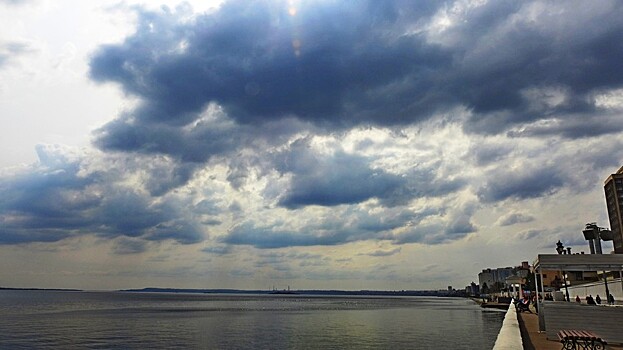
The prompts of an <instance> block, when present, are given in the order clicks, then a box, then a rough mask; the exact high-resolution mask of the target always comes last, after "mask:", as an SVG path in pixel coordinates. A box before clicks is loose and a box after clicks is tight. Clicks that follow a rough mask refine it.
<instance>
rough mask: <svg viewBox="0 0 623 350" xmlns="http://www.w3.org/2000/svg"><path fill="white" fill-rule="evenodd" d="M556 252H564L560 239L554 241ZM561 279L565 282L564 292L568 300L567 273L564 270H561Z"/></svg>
mask: <svg viewBox="0 0 623 350" xmlns="http://www.w3.org/2000/svg"><path fill="white" fill-rule="evenodd" d="M556 252H558V254H564V253H565V247H564V246H563V244H562V242H561V241H560V240H558V242H557V243H556ZM569 254H571V252H569ZM562 280H563V283H564V284H565V294H566V296H567V301H570V299H569V288H567V275H566V274H565V271H562Z"/></svg>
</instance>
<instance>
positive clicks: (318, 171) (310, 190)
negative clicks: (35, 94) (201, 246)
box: [274, 139, 466, 209]
mask: <svg viewBox="0 0 623 350" xmlns="http://www.w3.org/2000/svg"><path fill="white" fill-rule="evenodd" d="M371 161H372V159H368V158H366V157H362V156H358V155H353V154H347V153H344V152H341V151H337V152H335V153H334V154H331V155H321V154H317V153H315V152H313V151H312V150H311V147H310V144H309V140H307V139H299V140H297V141H295V142H293V143H292V144H291V145H290V147H289V149H288V150H287V151H286V152H283V153H281V154H278V155H277V156H276V157H275V161H274V164H275V167H276V169H277V170H278V171H280V172H282V173H290V174H292V175H293V178H292V181H291V183H290V187H289V188H288V189H286V192H285V195H284V196H283V197H282V198H281V199H280V201H279V204H280V205H281V206H284V207H286V208H289V209H295V208H300V207H303V206H308V205H321V206H336V205H341V204H356V203H361V202H364V201H366V200H368V199H371V198H376V199H378V200H379V201H380V202H381V204H382V205H384V206H389V207H391V206H397V205H404V204H406V203H408V202H409V201H410V200H411V199H413V198H419V197H437V196H443V195H446V194H449V193H453V192H456V191H459V190H461V189H462V188H463V187H464V186H465V185H466V181H465V180H463V179H461V178H456V179H448V178H438V177H437V175H436V171H437V169H436V168H435V166H438V165H439V164H435V165H433V166H432V167H428V168H427V167H417V168H414V169H411V170H410V171H409V172H408V173H406V174H404V175H396V174H391V173H388V172H386V171H384V170H383V169H379V168H372V167H371V166H370V163H371Z"/></svg>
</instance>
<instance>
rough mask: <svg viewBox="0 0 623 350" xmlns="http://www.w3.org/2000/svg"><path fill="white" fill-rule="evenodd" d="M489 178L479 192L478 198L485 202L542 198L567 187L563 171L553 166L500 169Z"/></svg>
mask: <svg viewBox="0 0 623 350" xmlns="http://www.w3.org/2000/svg"><path fill="white" fill-rule="evenodd" d="M487 178H488V180H487V182H486V183H485V184H484V185H483V186H482V187H481V188H480V189H478V192H477V194H478V197H479V198H480V199H481V200H483V201H485V202H497V201H502V200H505V199H508V198H512V199H527V198H537V197H542V196H545V195H549V194H553V193H555V192H556V191H558V190H559V189H560V188H561V187H562V186H563V185H565V179H564V177H563V174H561V170H560V169H557V168H554V167H552V166H543V167H541V168H536V169H500V170H498V171H495V172H490V173H489V174H488V175H487Z"/></svg>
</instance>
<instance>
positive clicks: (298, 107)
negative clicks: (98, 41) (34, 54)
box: [91, 1, 623, 159]
mask: <svg viewBox="0 0 623 350" xmlns="http://www.w3.org/2000/svg"><path fill="white" fill-rule="evenodd" d="M375 3H376V2H357V3H335V2H323V3H314V4H313V5H312V4H311V3H309V4H308V3H302V4H301V8H299V9H297V14H296V16H291V15H289V14H288V12H287V11H288V6H287V4H286V3H285V2H281V1H276V2H275V1H230V2H227V3H225V4H223V5H222V6H221V7H220V8H219V9H218V10H216V11H214V12H212V13H208V14H205V15H201V16H197V17H196V18H195V19H193V20H182V19H183V18H184V15H185V13H184V11H183V9H178V10H177V12H175V11H171V10H165V11H163V12H161V13H155V12H148V11H139V12H138V16H139V23H138V26H137V31H136V33H135V34H133V35H132V36H130V37H128V38H127V39H126V40H125V41H124V42H123V43H121V44H115V45H107V46H103V47H101V48H100V49H99V50H98V51H97V52H96V53H95V54H94V56H93V59H92V61H91V76H92V77H93V79H95V80H96V81H100V82H106V81H112V82H116V83H118V84H119V85H120V86H121V87H122V88H123V89H124V90H125V91H126V92H127V93H129V94H131V95H134V96H137V97H139V98H140V99H141V101H142V103H141V105H140V106H139V107H138V108H137V109H135V110H133V111H131V112H129V116H126V117H123V118H122V119H121V120H117V121H114V122H111V123H110V124H108V125H106V126H105V127H104V128H103V129H102V132H101V133H100V134H99V135H98V144H99V145H100V147H102V148H104V149H109V148H110V149H120V150H145V149H147V147H153V148H151V151H154V152H165V153H170V154H175V155H176V156H180V157H182V158H188V159H195V153H196V151H195V150H193V149H192V145H189V146H191V147H190V149H189V150H184V151H183V152H182V153H181V154H180V153H178V152H177V151H178V150H171V149H169V148H168V147H167V145H166V144H163V141H162V139H159V140H160V141H159V142H158V141H157V142H156V143H155V144H154V143H153V142H150V141H149V140H152V141H153V139H151V138H150V137H149V135H150V134H145V135H143V131H142V130H143V129H144V128H145V127H147V131H146V132H148V133H151V131H150V130H153V128H155V126H156V125H160V126H159V127H158V129H157V130H160V129H161V128H165V129H166V128H167V127H178V128H177V129H175V128H174V129H173V130H180V129H179V126H182V125H187V124H189V123H192V122H193V121H195V120H197V118H198V115H199V114H200V112H201V111H202V110H203V109H204V108H205V107H206V106H207V105H208V104H210V103H215V104H217V105H219V106H221V107H222V108H224V111H225V112H226V114H227V115H228V117H230V118H232V119H233V120H235V121H236V123H238V124H242V125H246V124H253V125H262V124H263V123H266V122H267V121H270V120H275V119H282V118H286V117H292V116H294V117H295V118H298V119H301V120H306V121H310V122H312V123H314V124H317V125H320V126H331V127H350V126H353V125H359V124H364V125H365V124H376V125H405V124H411V123H417V122H418V121H421V120H426V119H429V118H431V117H432V116H433V115H434V113H435V112H439V111H447V110H449V108H452V107H456V106H463V107H465V108H467V109H468V110H470V111H471V112H472V114H471V116H470V117H469V120H468V121H467V124H465V126H464V127H465V129H466V130H469V131H471V132H484V133H497V132H502V131H505V130H510V129H511V128H516V127H520V126H530V125H532V124H533V123H535V122H537V121H539V120H555V121H557V122H559V123H564V121H565V120H568V119H571V120H575V122H577V123H580V124H582V120H581V119H578V118H575V117H574V116H575V115H577V114H578V113H595V112H597V111H598V110H600V108H599V107H597V106H596V105H595V101H594V98H593V97H594V96H595V95H596V94H599V93H600V92H607V91H609V90H611V89H617V88H621V87H622V86H623V73H621V72H622V71H623V69H622V68H623V63H622V61H621V60H620V57H622V56H623V40H622V39H623V34H621V33H623V24H622V23H621V21H620V20H619V18H621V15H623V5H621V4H620V3H619V2H617V1H603V2H601V6H599V7H593V6H589V5H588V4H586V3H584V2H581V1H579V2H574V3H573V4H571V3H569V2H552V3H548V4H543V3H540V2H521V3H517V2H514V1H495V2H487V3H486V4H484V5H482V6H475V7H473V8H470V9H465V11H464V13H463V15H464V17H461V18H460V19H461V20H458V18H457V21H456V22H455V23H452V25H451V26H449V27H448V28H444V29H443V30H442V31H441V32H440V33H436V32H434V31H432V30H430V29H429V27H434V26H435V25H436V23H435V22H434V20H435V17H432V18H430V17H425V15H427V14H428V15H430V14H432V13H434V12H435V11H438V13H439V12H443V11H446V12H447V11H449V10H448V9H447V8H446V7H444V6H445V5H444V3H433V4H428V3H427V2H418V3H417V4H409V6H408V8H409V10H406V11H405V4H403V3H402V2H390V1H387V2H384V3H383V5H378V4H375ZM457 6H458V5H457ZM379 7H382V8H383V10H382V11H379ZM444 9H445V10H444ZM537 10H538V11H537ZM561 12H562V13H563V15H556V13H561ZM535 13H536V14H535ZM446 14H447V13H446ZM447 15H450V16H451V15H452V13H450V14H447ZM585 28H591V29H589V30H586V29H585ZM427 30H428V31H427ZM122 121H124V124H123V125H120V123H121V122H122ZM130 121H131V122H130ZM620 127H621V126H620V125H619V126H618V127H617V130H620ZM547 130H548V128H545V129H543V128H542V129H541V132H546V133H547V132H548V131H547ZM592 130H595V129H592ZM596 130H597V131H593V132H594V133H599V131H598V130H599V129H596ZM556 132H558V128H555V127H554V128H553V129H551V130H549V133H556ZM601 132H611V129H610V130H603V131H601ZM180 133H181V132H180ZM575 135H576V134H575V133H571V132H568V133H566V136H569V137H573V136H575ZM162 136H164V135H162ZM170 136H173V140H175V137H174V136H175V135H170ZM205 137H207V138H210V137H211V136H210V135H205ZM205 137H204V138H203V140H206V138H205ZM145 138H147V140H146V139H145ZM167 139H170V138H167ZM179 139H180V142H183V141H182V137H180V138H179ZM221 147H225V148H228V147H227V145H224V144H223V142H215V143H209V144H205V145H204V148H203V151H204V152H205V153H206V154H212V153H214V152H219V151H222V149H221ZM200 158H201V157H200Z"/></svg>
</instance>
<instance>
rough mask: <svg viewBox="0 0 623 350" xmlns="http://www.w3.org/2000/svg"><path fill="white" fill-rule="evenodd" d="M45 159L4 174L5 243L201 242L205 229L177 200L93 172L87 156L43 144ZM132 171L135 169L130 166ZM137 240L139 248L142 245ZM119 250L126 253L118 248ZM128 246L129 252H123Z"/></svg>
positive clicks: (0, 211)
mask: <svg viewBox="0 0 623 350" xmlns="http://www.w3.org/2000/svg"><path fill="white" fill-rule="evenodd" d="M37 151H38V154H39V159H40V163H39V164H38V165H36V166H34V167H33V168H31V169H29V171H28V172H26V173H17V174H14V175H13V176H3V177H1V178H0V222H2V226H0V242H2V243H3V244H15V243H28V242H35V241H43V242H49V241H58V240H61V239H64V238H68V237H73V236H76V235H85V234H94V235H98V236H100V237H107V238H114V237H119V236H125V237H134V238H140V239H144V240H156V241H159V240H168V239H171V240H175V241H177V242H180V243H184V244H190V243H196V242H199V241H201V240H203V239H204V234H203V231H202V229H201V228H200V227H199V226H198V225H197V224H195V223H194V222H193V221H192V220H187V217H186V215H185V214H184V213H183V212H182V211H181V209H180V207H179V205H177V203H175V202H173V201H170V200H167V199H166V198H160V200H158V201H155V200H154V198H152V197H150V196H146V195H145V194H143V193H141V192H140V191H135V190H133V189H129V188H127V187H122V186H119V184H117V183H115V180H113V179H111V174H106V173H104V172H98V171H96V172H88V171H87V170H86V169H85V168H86V167H87V166H86V165H85V164H84V163H85V160H83V159H80V158H79V157H74V158H72V157H71V156H66V155H64V154H63V152H62V150H58V149H54V148H51V147H43V146H40V147H38V149H37ZM125 171H130V169H125ZM112 176H114V174H113V175H112ZM138 244H139V243H137V244H134V247H135V248H136V247H138ZM118 247H119V249H117V248H115V250H117V251H127V249H126V248H123V247H122V246H118ZM124 249H125V250H124Z"/></svg>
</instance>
